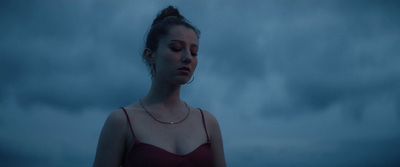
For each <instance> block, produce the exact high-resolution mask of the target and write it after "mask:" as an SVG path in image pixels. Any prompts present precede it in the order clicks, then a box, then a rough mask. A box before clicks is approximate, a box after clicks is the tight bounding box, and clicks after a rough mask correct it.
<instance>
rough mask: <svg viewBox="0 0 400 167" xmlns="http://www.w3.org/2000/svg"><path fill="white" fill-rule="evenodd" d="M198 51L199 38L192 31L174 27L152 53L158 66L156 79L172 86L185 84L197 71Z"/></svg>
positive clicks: (182, 27)
mask: <svg viewBox="0 0 400 167" xmlns="http://www.w3.org/2000/svg"><path fill="white" fill-rule="evenodd" d="M198 49H199V46H198V38H197V36H196V34H195V32H194V31H193V30H192V29H190V28H187V27H185V26H183V25H177V26H172V27H171V28H170V29H169V33H168V34H167V35H166V36H165V37H164V38H161V39H160V41H159V43H158V48H157V50H156V51H153V53H152V54H153V55H152V56H153V58H154V62H155V65H156V71H155V72H156V74H155V75H154V77H155V78H157V79H161V80H164V81H166V82H171V83H172V84H185V83H186V82H188V81H189V80H190V78H191V77H192V75H193V73H194V71H195V69H196V66H197V51H198Z"/></svg>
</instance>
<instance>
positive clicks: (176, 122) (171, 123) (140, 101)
mask: <svg viewBox="0 0 400 167" xmlns="http://www.w3.org/2000/svg"><path fill="white" fill-rule="evenodd" d="M139 103H140V105H141V106H142V107H143V109H144V111H146V112H147V114H149V115H150V116H151V117H152V118H153V119H154V120H156V121H157V122H160V123H163V124H170V125H175V124H179V123H181V122H183V121H184V120H185V119H186V118H187V117H189V114H190V107H189V106H188V105H187V104H186V102H184V103H185V106H186V107H187V108H188V113H187V115H186V116H185V118H183V119H182V120H180V121H175V122H166V121H161V120H158V119H157V118H156V117H155V116H154V115H153V114H151V113H150V112H149V111H148V110H147V109H146V107H144V105H143V103H142V99H140V100H139Z"/></svg>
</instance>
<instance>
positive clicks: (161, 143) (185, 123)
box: [93, 6, 226, 167]
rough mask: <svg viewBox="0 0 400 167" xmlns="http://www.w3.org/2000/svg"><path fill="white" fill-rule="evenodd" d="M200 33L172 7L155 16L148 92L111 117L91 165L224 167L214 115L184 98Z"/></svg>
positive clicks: (149, 43)
mask: <svg viewBox="0 0 400 167" xmlns="http://www.w3.org/2000/svg"><path fill="white" fill-rule="evenodd" d="M199 34H200V32H199V30H197V29H196V28H195V27H194V26H192V25H191V24H190V23H189V22H188V21H187V20H186V19H185V17H183V16H182V15H180V13H179V11H178V10H177V9H176V8H174V7H172V6H169V7H167V8H165V9H164V10H162V11H161V12H160V13H159V14H158V15H157V18H156V19H155V20H154V21H153V24H152V26H151V29H150V31H149V33H148V35H147V39H146V49H145V50H144V51H143V55H142V57H143V60H144V61H145V62H146V64H147V65H148V66H149V69H150V72H151V75H152V85H151V88H150V91H149V92H148V94H147V95H146V96H145V97H143V98H142V99H141V100H139V101H138V102H135V103H133V104H131V105H128V106H126V107H121V108H120V109H118V110H116V111H113V112H112V113H111V114H110V115H109V117H108V118H107V120H106V122H105V124H104V127H103V129H102V132H101V135H100V139H99V143H98V146H97V153H96V157H95V161H94V164H93V166H96V167H97V166H129V167H131V166H141V167H142V166H143V167H144V166H158V167H163V166H184V167H186V166H196V167H197V166H198V167H206V166H215V167H220V166H226V164H225V158H224V152H223V145H222V137H221V132H220V128H219V125H218V122H217V120H216V119H215V117H214V116H213V115H212V114H211V113H209V112H207V111H206V110H202V109H197V108H194V107H192V106H190V105H188V104H186V102H184V101H182V100H181V98H180V89H181V85H183V84H186V83H187V82H189V80H190V78H191V77H192V75H193V73H194V71H195V69H196V66H197V51H198V47H199V46H198V45H199V42H198V39H199Z"/></svg>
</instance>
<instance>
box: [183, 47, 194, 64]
mask: <svg viewBox="0 0 400 167" xmlns="http://www.w3.org/2000/svg"><path fill="white" fill-rule="evenodd" d="M182 62H184V63H185V64H189V63H191V62H192V54H191V53H190V51H189V50H186V51H184V52H182Z"/></svg>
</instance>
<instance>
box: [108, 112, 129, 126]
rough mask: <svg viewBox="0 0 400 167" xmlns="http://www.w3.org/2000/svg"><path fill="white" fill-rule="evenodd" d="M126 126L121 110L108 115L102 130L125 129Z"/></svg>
mask: <svg viewBox="0 0 400 167" xmlns="http://www.w3.org/2000/svg"><path fill="white" fill-rule="evenodd" d="M126 126H127V118H126V115H125V113H124V111H123V110H122V109H117V110H114V111H112V112H111V113H110V115H108V117H107V120H106V123H105V124H104V128H107V129H109V130H115V129H119V130H122V129H125V127H126Z"/></svg>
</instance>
